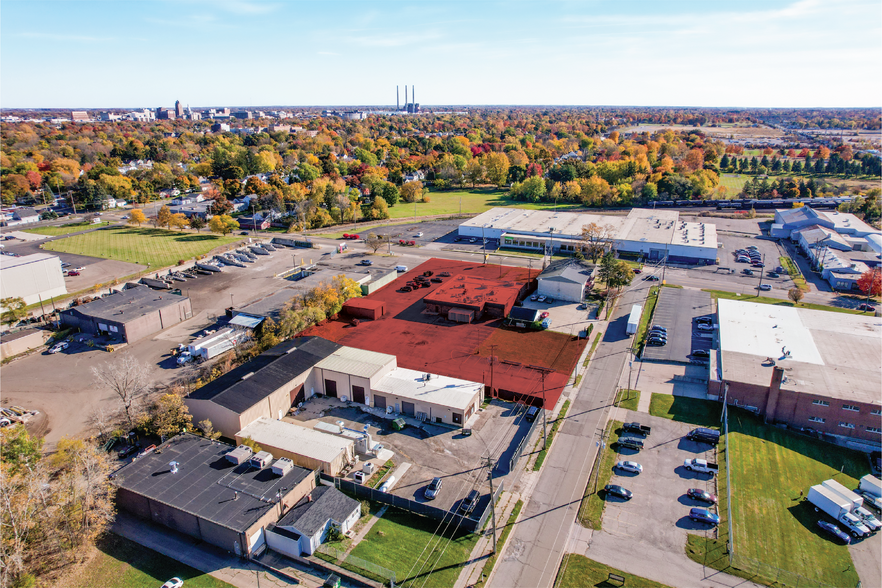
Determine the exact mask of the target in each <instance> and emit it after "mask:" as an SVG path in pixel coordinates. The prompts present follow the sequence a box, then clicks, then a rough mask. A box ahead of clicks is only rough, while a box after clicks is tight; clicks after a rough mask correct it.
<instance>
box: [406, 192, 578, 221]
mask: <svg viewBox="0 0 882 588" xmlns="http://www.w3.org/2000/svg"><path fill="white" fill-rule="evenodd" d="M507 193H508V190H507V189H505V190H500V189H499V188H472V189H470V190H450V191H446V192H430V193H429V202H417V203H416V204H413V203H407V202H399V203H398V204H396V205H395V206H393V207H391V208H389V215H390V216H391V217H392V218H393V219H394V218H408V217H410V218H413V216H414V214H416V216H417V217H420V216H432V215H436V214H458V213H460V212H461V213H463V214H474V213H477V212H484V211H485V210H489V209H491V208H494V207H497V206H513V207H517V208H528V209H533V210H541V209H552V208H554V203H553V202H550V203H549V202H535V203H534V202H521V201H519V200H514V199H512V198H509V197H508V196H507V195H506V194H507ZM580 208H583V207H582V205H581V204H578V205H574V204H565V203H560V204H558V205H557V210H575V209H580Z"/></svg>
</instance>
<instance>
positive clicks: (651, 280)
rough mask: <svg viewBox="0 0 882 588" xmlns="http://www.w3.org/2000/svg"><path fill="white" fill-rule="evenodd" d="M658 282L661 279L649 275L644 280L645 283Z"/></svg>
mask: <svg viewBox="0 0 882 588" xmlns="http://www.w3.org/2000/svg"><path fill="white" fill-rule="evenodd" d="M658 280H659V277H658V276H653V275H648V276H646V277H645V278H643V281H644V282H658Z"/></svg>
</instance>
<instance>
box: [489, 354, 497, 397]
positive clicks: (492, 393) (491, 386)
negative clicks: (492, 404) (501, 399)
mask: <svg viewBox="0 0 882 588" xmlns="http://www.w3.org/2000/svg"><path fill="white" fill-rule="evenodd" d="M495 349H496V345H491V346H490V397H491V398H496V394H495V393H494V388H493V364H494V363H495V362H494V361H493V359H494V357H493V351H494V350H495Z"/></svg>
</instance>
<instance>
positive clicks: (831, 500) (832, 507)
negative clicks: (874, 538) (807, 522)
mask: <svg viewBox="0 0 882 588" xmlns="http://www.w3.org/2000/svg"><path fill="white" fill-rule="evenodd" d="M808 501H809V502H810V503H812V504H813V505H815V510H819V511H822V512H824V513H826V514H828V515H830V516H831V517H833V518H834V519H835V520H836V522H838V523H842V524H843V525H845V528H846V529H848V531H849V533H851V534H852V535H853V536H854V537H863V536H864V535H869V534H870V530H869V529H868V528H867V527H866V526H865V525H864V524H863V523H862V522H861V520H860V519H859V518H857V517H856V516H855V515H853V514H851V507H852V506H853V504H852V503H851V502H849V501H848V500H846V499H845V498H842V497H841V496H839V494H837V493H836V492H833V491H832V490H830V489H829V488H826V487H824V486H822V485H820V484H818V485H816V486H812V487H811V488H809V493H808Z"/></svg>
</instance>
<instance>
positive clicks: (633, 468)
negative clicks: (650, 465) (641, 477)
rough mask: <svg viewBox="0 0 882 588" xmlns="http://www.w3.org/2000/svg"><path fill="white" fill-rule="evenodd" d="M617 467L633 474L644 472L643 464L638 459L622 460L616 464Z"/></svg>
mask: <svg viewBox="0 0 882 588" xmlns="http://www.w3.org/2000/svg"><path fill="white" fill-rule="evenodd" d="M616 468H617V469H620V470H622V471H625V472H631V473H632V474H639V473H642V472H643V466H642V465H640V464H639V463H637V462H636V461H620V462H618V463H617V464H616Z"/></svg>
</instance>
